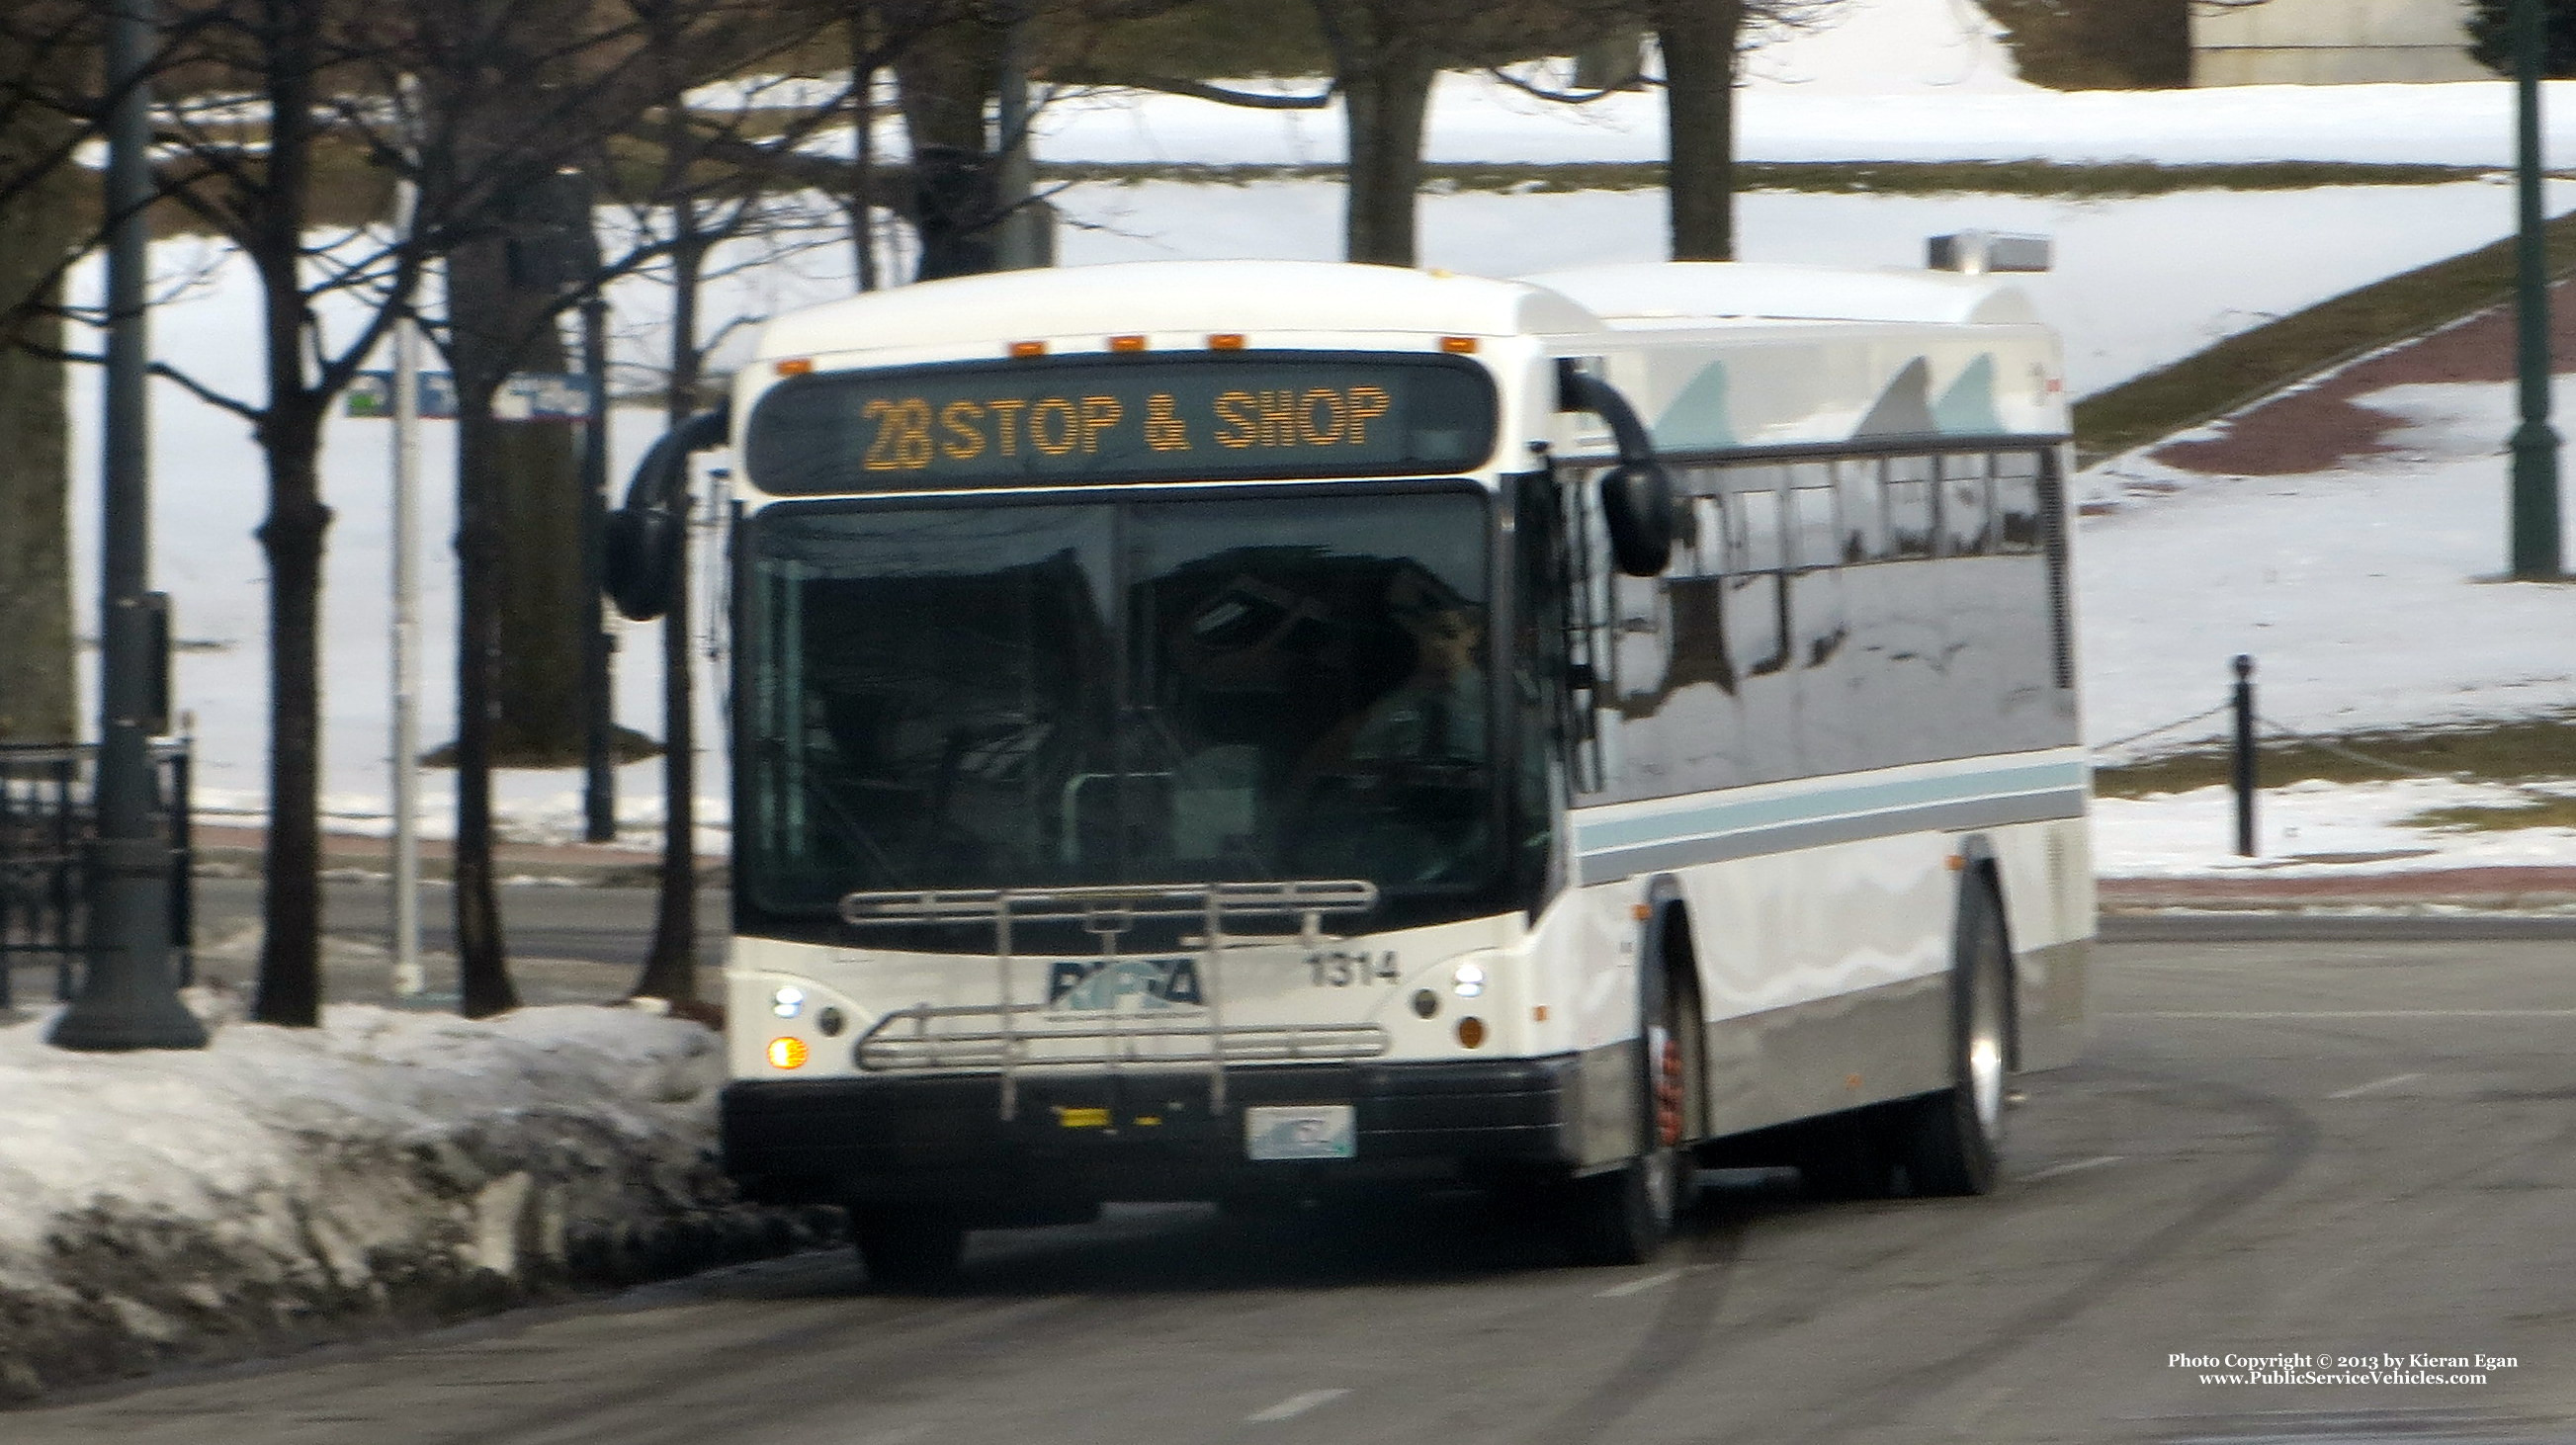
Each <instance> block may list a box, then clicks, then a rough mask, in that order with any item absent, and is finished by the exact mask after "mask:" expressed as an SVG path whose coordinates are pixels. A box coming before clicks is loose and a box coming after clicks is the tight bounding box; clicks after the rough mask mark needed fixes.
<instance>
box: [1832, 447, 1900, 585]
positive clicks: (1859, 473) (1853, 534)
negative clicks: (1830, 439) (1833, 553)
mask: <svg viewBox="0 0 2576 1445" xmlns="http://www.w3.org/2000/svg"><path fill="white" fill-rule="evenodd" d="M1881 469H1882V464H1881V463H1880V462H1879V460H1878V459H1877V458H1876V457H1862V458H1855V459H1852V460H1848V461H1840V462H1836V463H1834V486H1835V489H1836V490H1838V491H1840V492H1841V493H1842V512H1843V538H1842V560H1843V561H1845V562H1875V561H1878V560H1879V559H1880V558H1882V557H1885V556H1886V555H1887V495H1886V493H1885V491H1884V490H1882V479H1881V477H1880V471H1881Z"/></svg>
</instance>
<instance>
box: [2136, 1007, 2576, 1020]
mask: <svg viewBox="0 0 2576 1445" xmlns="http://www.w3.org/2000/svg"><path fill="white" fill-rule="evenodd" d="M2106 1017H2109V1018H2115V1019H2250V1020H2255V1021H2258V1022H2259V1021H2262V1020H2267V1019H2576V1008H2385V1009H2315V1010H2296V1009H2291V1010H2281V1011H2278V1012H2268V1013H2253V1012H2246V1013H2234V1012H2218V1011H2210V1012H2206V1013H2201V1012H2190V1011H2185V1010H2164V1009H2151V1010H2148V1011H2146V1012H2142V1013H2115V1014H2109V1015H2106Z"/></svg>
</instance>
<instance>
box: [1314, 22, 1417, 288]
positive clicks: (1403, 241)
mask: <svg viewBox="0 0 2576 1445" xmlns="http://www.w3.org/2000/svg"><path fill="white" fill-rule="evenodd" d="M1376 18H1377V17H1375V16H1373V15H1371V14H1369V13H1367V12H1366V11H1364V10H1362V9H1360V8H1358V7H1352V8H1351V9H1350V10H1348V11H1346V12H1345V13H1344V15H1343V16H1342V18H1341V21H1340V23H1339V24H1338V25H1337V26H1336V27H1335V29H1336V31H1337V32H1338V33H1340V34H1341V35H1342V36H1343V40H1342V43H1341V44H1340V45H1338V46H1337V47H1336V48H1337V50H1338V52H1339V60H1338V69H1339V71H1340V75H1339V79H1340V82H1341V90H1342V115H1343V118H1344V121H1345V123H1346V124H1347V126H1348V129H1349V141H1348V150H1347V162H1346V166H1345V175H1346V177H1347V179H1346V182H1345V197H1346V199H1345V207H1346V208H1345V210H1344V213H1343V224H1342V239H1343V254H1344V255H1345V257H1347V258H1348V259H1349V260H1353V261H1364V262H1370V263H1373V264H1376V265H1381V266H1411V265H1414V264H1416V261H1417V247H1416V245H1415V239H1414V211H1415V202H1416V199H1417V197H1418V196H1419V194H1420V192H1421V190H1422V128H1423V120H1424V117H1425V116H1426V114H1427V113H1428V112H1429V110H1430V107H1431V86H1432V82H1434V81H1435V80H1437V79H1438V78H1439V74H1440V71H1439V65H1438V62H1437V61H1436V60H1435V58H1434V57H1433V55H1432V54H1431V52H1430V51H1429V50H1427V49H1425V48H1424V47H1423V46H1421V45H1418V44H1414V43H1412V42H1411V41H1410V39H1409V38H1407V37H1405V36H1403V35H1400V34H1399V35H1392V36H1387V37H1384V38H1381V37H1380V36H1379V35H1377V34H1374V33H1370V34H1362V33H1359V32H1360V31H1361V30H1362V29H1363V28H1366V29H1369V30H1372V31H1375V30H1379V29H1383V28H1385V27H1382V26H1378V25H1375V24H1374V21H1375V20H1376Z"/></svg>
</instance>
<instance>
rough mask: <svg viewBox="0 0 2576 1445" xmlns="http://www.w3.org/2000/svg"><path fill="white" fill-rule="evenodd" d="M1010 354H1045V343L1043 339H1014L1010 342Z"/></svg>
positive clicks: (1024, 355) (1019, 355)
mask: <svg viewBox="0 0 2576 1445" xmlns="http://www.w3.org/2000/svg"><path fill="white" fill-rule="evenodd" d="M1011 355H1013V356H1015V357H1029V356H1044V355H1046V343H1045V342H1043V341H1014V342H1012V343H1011Z"/></svg>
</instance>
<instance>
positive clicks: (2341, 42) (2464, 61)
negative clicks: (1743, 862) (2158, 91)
mask: <svg viewBox="0 0 2576 1445" xmlns="http://www.w3.org/2000/svg"><path fill="white" fill-rule="evenodd" d="M2470 9H2471V5H2470V0H2265V3H2263V4H2260V5H2229V6H2208V5H2194V6H2192V7H2191V74H2192V84H2194V85H2364V84H2370V83H2374V82H2381V81H2440V80H2493V79H2494V78H2495V77H2494V75H2492V74H2490V73H2489V72H2488V70H2487V69H2486V67H2484V66H2482V65H2480V64H2478V63H2477V62H2476V61H2474V60H2471V59H2470V58H2469V27H2468V21H2469V13H2470Z"/></svg>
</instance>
